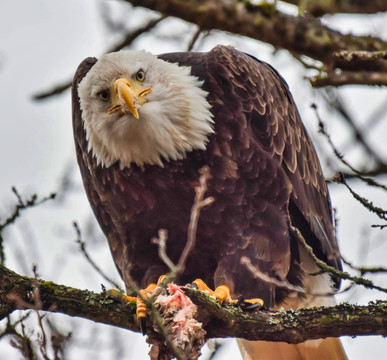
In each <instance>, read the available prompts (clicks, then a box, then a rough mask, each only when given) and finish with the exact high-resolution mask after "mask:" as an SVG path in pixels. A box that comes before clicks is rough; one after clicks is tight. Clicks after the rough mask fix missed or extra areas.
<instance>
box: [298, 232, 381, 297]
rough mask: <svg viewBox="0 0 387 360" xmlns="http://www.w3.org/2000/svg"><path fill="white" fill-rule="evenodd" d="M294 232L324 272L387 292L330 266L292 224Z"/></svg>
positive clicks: (365, 280) (368, 287)
mask: <svg viewBox="0 0 387 360" xmlns="http://www.w3.org/2000/svg"><path fill="white" fill-rule="evenodd" d="M291 230H292V232H293V233H294V234H295V235H296V236H297V239H298V241H299V242H300V243H301V244H302V245H303V247H304V248H305V250H306V251H307V252H308V254H309V255H310V256H311V257H312V259H313V261H314V262H315V263H316V264H317V266H318V267H319V268H320V269H321V270H323V271H324V272H328V273H331V274H333V275H336V276H338V277H340V278H341V279H346V280H350V281H352V282H354V283H355V284H358V285H362V286H364V287H365V288H367V289H375V290H379V291H381V292H384V293H387V289H386V288H383V287H381V286H378V285H375V284H374V283H373V282H372V281H371V280H368V279H364V278H362V277H357V276H352V275H350V274H349V273H347V272H345V271H341V270H338V269H336V268H334V267H332V266H329V265H328V264H326V263H325V262H324V261H322V260H320V259H319V258H318V257H317V256H316V255H315V254H314V252H313V249H312V247H311V246H309V245H308V244H307V243H306V241H305V239H304V237H303V236H302V234H301V232H300V230H298V229H297V228H295V227H294V226H291Z"/></svg>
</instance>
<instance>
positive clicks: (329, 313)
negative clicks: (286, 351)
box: [0, 265, 387, 343]
mask: <svg viewBox="0 0 387 360" xmlns="http://www.w3.org/2000/svg"><path fill="white" fill-rule="evenodd" d="M185 292H186V294H187V295H188V296H189V297H190V298H191V300H192V301H193V302H194V303H195V304H196V305H198V319H199V321H202V322H203V325H204V328H205V330H206V331H207V336H208V337H209V338H211V337H240V338H245V339H248V340H270V341H286V342H289V343H298V342H303V341H305V340H308V339H317V338H324V337H332V336H335V337H336V336H343V335H349V336H354V335H383V336H386V335H387V302H385V301H379V302H376V303H370V304H369V305H367V306H356V305H351V304H341V305H338V306H334V307H327V308H313V309H301V310H291V311H268V310H259V311H255V312H243V311H242V310H240V309H239V308H235V307H233V306H226V307H222V306H220V305H219V304H218V303H217V302H216V301H215V300H213V299H211V298H210V297H209V296H208V295H206V294H204V293H202V292H200V291H197V290H194V289H185ZM36 294H38V295H36ZM37 297H38V298H37ZM17 309H35V310H44V311H49V312H60V313H63V314H67V315H70V316H78V317H82V318H85V319H89V320H93V321H96V322H101V323H104V324H109V325H113V326H118V327H122V328H126V329H129V330H132V331H137V332H138V331H140V329H139V326H138V324H137V322H136V320H135V304H134V303H128V304H122V303H120V302H117V301H115V300H113V299H112V298H110V297H109V294H108V293H107V292H102V293H100V294H97V293H94V292H91V291H87V290H79V289H75V288H71V287H67V286H63V285H58V284H55V283H53V282H48V281H44V280H37V279H34V278H28V277H25V276H21V275H18V274H16V273H15V272H13V271H11V270H9V269H7V268H6V267H4V266H2V265H0V319H3V318H5V317H6V316H7V315H9V314H11V313H12V312H13V311H14V310H17ZM150 318H151V317H150ZM148 325H150V324H148ZM147 332H148V333H151V332H152V326H147Z"/></svg>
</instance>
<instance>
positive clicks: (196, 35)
mask: <svg viewBox="0 0 387 360" xmlns="http://www.w3.org/2000/svg"><path fill="white" fill-rule="evenodd" d="M202 31H203V30H202V29H201V28H200V27H198V28H197V30H196V31H195V33H194V35H193V36H192V38H191V40H190V42H189V43H188V46H187V51H191V50H192V49H193V47H194V45H195V43H196V42H197V41H198V39H199V36H200V34H201V33H202Z"/></svg>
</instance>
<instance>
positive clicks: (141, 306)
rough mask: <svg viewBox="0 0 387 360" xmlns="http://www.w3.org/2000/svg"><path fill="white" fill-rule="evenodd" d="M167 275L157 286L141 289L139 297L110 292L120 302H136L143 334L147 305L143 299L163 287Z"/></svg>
mask: <svg viewBox="0 0 387 360" xmlns="http://www.w3.org/2000/svg"><path fill="white" fill-rule="evenodd" d="M165 277H166V276H165V275H161V276H160V277H159V279H158V281H157V284H154V283H151V284H149V285H148V286H147V287H146V288H145V289H141V290H140V291H139V294H138V296H137V297H134V296H128V295H126V294H123V293H122V292H120V291H118V290H115V289H110V290H108V292H109V295H110V296H111V297H112V298H113V299H115V300H117V301H120V302H123V303H125V302H134V301H135V302H136V317H137V320H138V322H139V324H140V329H141V332H142V333H143V334H145V330H146V328H145V317H146V304H145V302H144V300H143V299H147V298H148V297H149V296H150V295H151V294H152V293H153V291H154V290H155V289H156V288H157V286H159V285H161V284H162V283H163V281H164V279H165Z"/></svg>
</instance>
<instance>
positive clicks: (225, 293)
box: [192, 279, 263, 310]
mask: <svg viewBox="0 0 387 360" xmlns="http://www.w3.org/2000/svg"><path fill="white" fill-rule="evenodd" d="M192 284H193V285H194V286H195V287H196V288H197V289H198V290H201V291H204V292H206V293H208V294H209V295H210V296H214V297H215V298H216V299H217V300H218V301H219V303H220V304H223V303H224V302H229V303H233V304H235V305H236V306H239V307H240V308H242V309H243V310H255V309H259V308H261V307H262V306H263V300H262V299H259V298H256V299H244V298H239V299H238V300H234V299H233V298H232V297H231V293H230V288H229V287H228V286H226V285H221V286H218V287H217V288H216V289H215V290H214V291H213V290H211V289H210V288H209V287H208V286H207V284H206V283H205V282H204V281H203V280H201V279H196V280H195V281H194V282H193V283H192Z"/></svg>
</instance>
